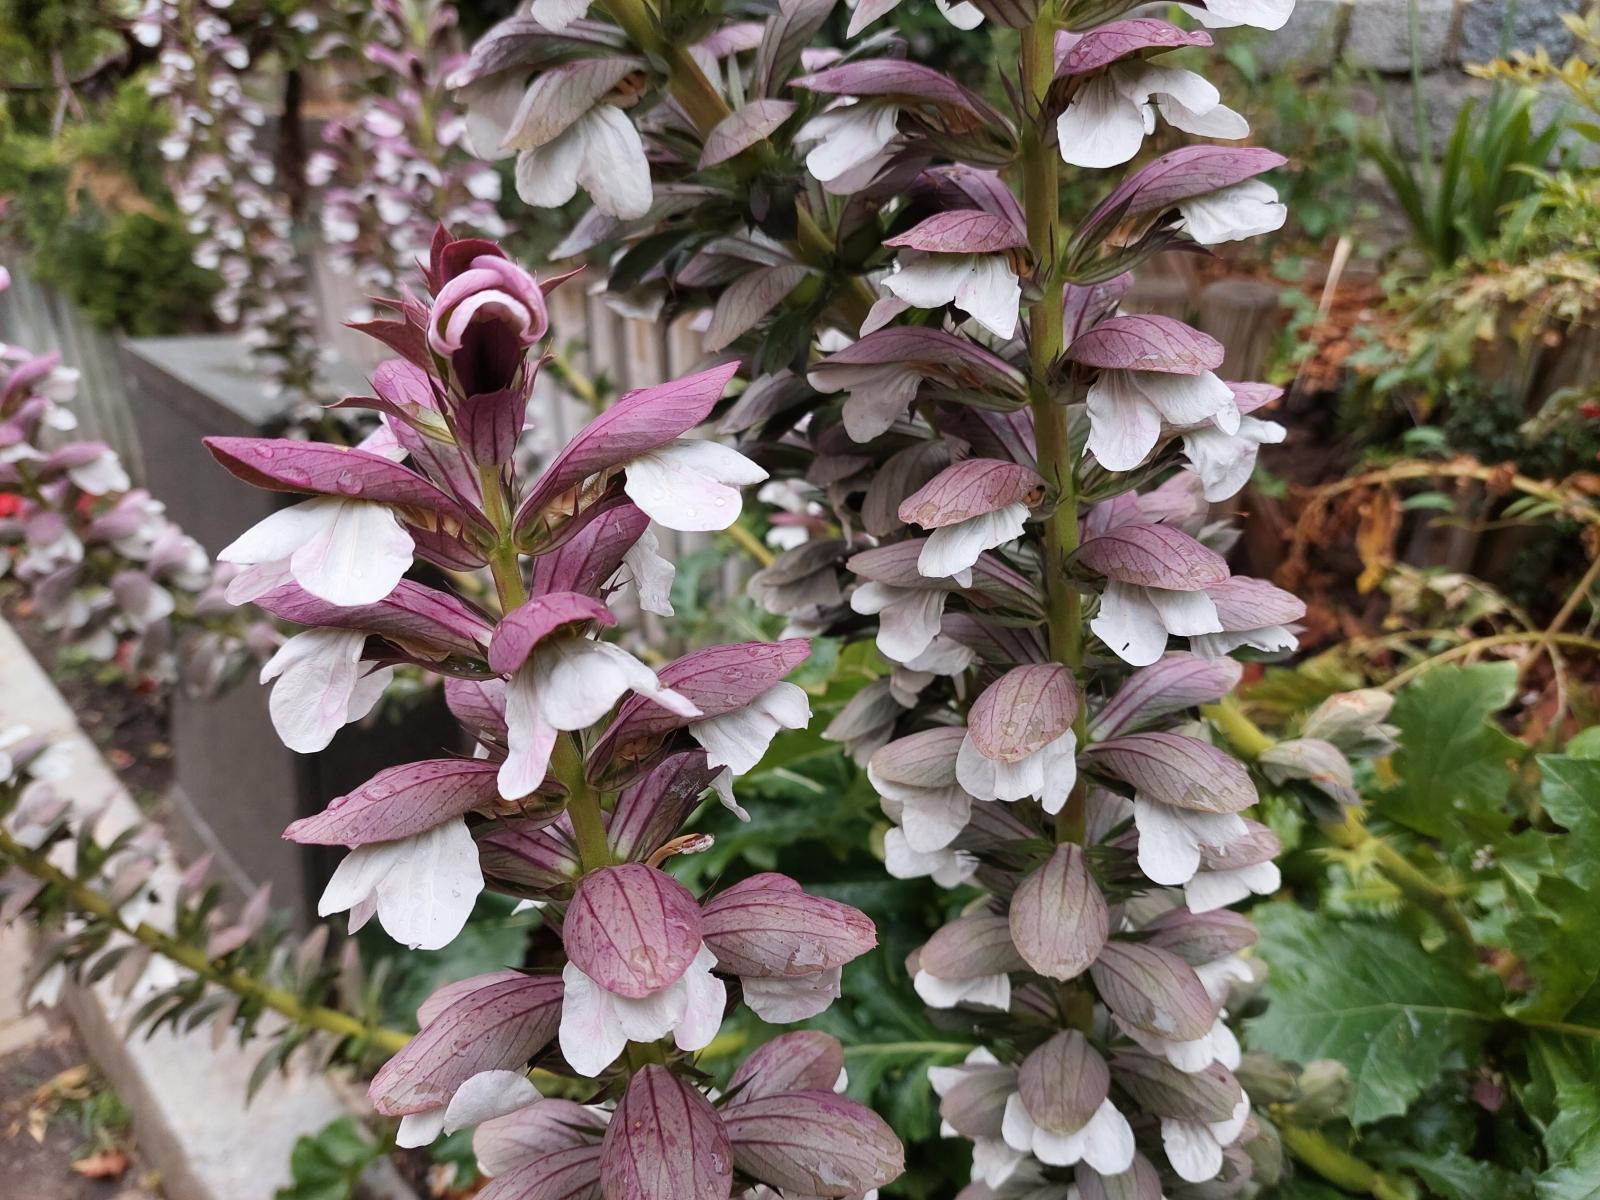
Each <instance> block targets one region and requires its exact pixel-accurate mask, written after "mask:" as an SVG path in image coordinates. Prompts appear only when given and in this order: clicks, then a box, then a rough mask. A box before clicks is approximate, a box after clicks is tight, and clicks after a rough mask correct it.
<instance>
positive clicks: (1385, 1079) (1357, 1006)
mask: <svg viewBox="0 0 1600 1200" xmlns="http://www.w3.org/2000/svg"><path fill="white" fill-rule="evenodd" d="M1251 915H1252V916H1253V917H1255V918H1256V924H1257V926H1258V927H1259V928H1260V930H1261V944H1260V954H1261V957H1262V959H1263V960H1264V961H1265V962H1266V963H1267V964H1268V966H1269V967H1270V968H1271V974H1270V975H1269V977H1268V984H1267V997H1268V1000H1269V1003H1268V1006H1267V1011H1266V1012H1265V1013H1264V1014H1263V1015H1262V1016H1260V1017H1257V1018H1255V1019H1254V1020H1252V1021H1250V1022H1249V1023H1248V1024H1247V1033H1248V1037H1249V1041H1250V1045H1251V1047H1252V1048H1254V1049H1257V1050H1266V1051H1268V1052H1270V1053H1272V1054H1276V1055H1278V1056H1279V1057H1281V1058H1286V1059H1289V1060H1291V1061H1293V1062H1299V1063H1307V1062H1311V1061H1313V1060H1315V1059H1319V1058H1334V1059H1338V1060H1339V1061H1340V1062H1342V1063H1344V1065H1345V1066H1346V1067H1348V1068H1349V1069H1350V1078H1351V1082H1352V1084H1353V1085H1354V1093H1353V1095H1352V1097H1351V1101H1350V1119H1351V1121H1352V1122H1353V1123H1354V1124H1356V1125H1364V1124H1368V1123H1370V1122H1372V1121H1376V1120H1378V1119H1380V1118H1382V1117H1387V1116H1393V1115H1395V1114H1398V1113H1403V1112H1405V1110H1406V1107H1407V1105H1409V1104H1410V1103H1411V1102H1412V1101H1413V1100H1415V1099H1416V1098H1417V1097H1418V1096H1419V1095H1421V1093H1422V1090H1423V1088H1424V1087H1426V1086H1427V1085H1429V1084H1430V1083H1432V1082H1434V1081H1435V1080H1436V1079H1438V1077H1439V1074H1440V1072H1441V1071H1443V1070H1444V1069H1445V1068H1446V1067H1448V1066H1455V1065H1459V1064H1460V1063H1461V1062H1462V1061H1464V1060H1466V1059H1470V1058H1472V1057H1473V1056H1475V1054H1476V1052H1477V1048H1478V1046H1479V1045H1480V1043H1481V1042H1482V1039H1483V1035H1484V1032H1485V1030H1486V1028H1487V1023H1488V1022H1490V1021H1493V1020H1495V1019H1496V1018H1497V1017H1498V1016H1499V1013H1498V1011H1497V1008H1496V1006H1495V1004H1494V1003H1493V1002H1492V1001H1491V1000H1490V999H1489V998H1488V997H1487V996H1486V995H1485V994H1484V991H1483V988H1482V986H1481V985H1480V984H1479V983H1478V982H1477V980H1476V979H1475V978H1473V977H1472V976H1470V975H1468V974H1467V973H1466V971H1467V970H1468V969H1470V968H1469V966H1468V965H1467V964H1464V963H1453V962H1451V961H1449V960H1447V959H1445V958H1443V957H1441V956H1438V955H1431V954H1428V953H1427V952H1425V951H1424V950H1423V949H1422V948H1421V947H1420V946H1418V945H1417V944H1416V943H1415V942H1414V941H1412V940H1411V939H1410V938H1409V937H1406V936H1405V935H1403V934H1401V933H1399V932H1397V931H1395V930H1392V929H1387V928H1381V927H1379V926H1376V925H1368V924H1363V923H1357V922H1353V921H1352V922H1338V921H1335V920H1331V919H1329V918H1327V917H1322V916H1318V915H1316V914H1314V913H1310V912H1306V911H1305V910H1303V909H1300V908H1298V907H1296V906H1294V905H1290V904H1267V905H1261V906H1258V907H1257V908H1256V909H1255V910H1254V912H1253V913H1252V914H1251Z"/></svg>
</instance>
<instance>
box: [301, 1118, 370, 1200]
mask: <svg viewBox="0 0 1600 1200" xmlns="http://www.w3.org/2000/svg"><path fill="white" fill-rule="evenodd" d="M386 1152H387V1147H386V1145H385V1144H384V1143H383V1142H377V1141H374V1140H373V1139H371V1138H369V1137H367V1136H366V1134H364V1133H363V1132H362V1131H361V1129H360V1128H359V1127H358V1126H357V1125H356V1123H355V1120H354V1118H351V1117H340V1118H339V1119H338V1120H336V1121H334V1122H332V1123H331V1124H329V1125H326V1126H324V1127H323V1128H322V1129H320V1130H319V1131H317V1132H316V1133H314V1134H306V1135H305V1136H304V1137H301V1138H299V1139H297V1140H296V1141H295V1144H294V1149H293V1150H292V1151H290V1154H289V1177H290V1180H291V1183H290V1184H289V1186H288V1187H286V1188H279V1189H278V1190H277V1191H276V1192H275V1193H274V1194H273V1200H351V1198H352V1197H353V1196H355V1194H356V1185H357V1181H358V1180H359V1179H360V1178H361V1172H362V1171H364V1170H366V1168H367V1166H368V1165H369V1164H370V1163H372V1162H373V1161H375V1160H376V1159H378V1158H380V1157H382V1156H383V1155H384V1154H385V1153H386Z"/></svg>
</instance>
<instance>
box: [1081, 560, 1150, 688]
mask: <svg viewBox="0 0 1600 1200" xmlns="http://www.w3.org/2000/svg"><path fill="white" fill-rule="evenodd" d="M1089 627H1090V628H1091V629H1093V630H1094V632H1095V636H1096V637H1098V638H1099V639H1100V640H1101V641H1103V642H1104V643H1105V644H1106V646H1107V648H1108V649H1110V651H1111V652H1112V653H1113V654H1115V655H1116V656H1117V657H1118V658H1120V659H1122V661H1123V662H1125V663H1127V664H1129V665H1130V666H1134V667H1148V666H1149V665H1150V664H1151V663H1153V662H1155V661H1156V660H1157V659H1159V658H1160V657H1161V656H1162V655H1163V654H1165V653H1166V649H1167V627H1166V626H1165V625H1163V624H1162V623H1161V616H1160V614H1159V613H1158V612H1157V611H1156V608H1155V606H1154V605H1153V604H1151V603H1150V601H1149V599H1148V598H1147V597H1146V595H1145V589H1144V588H1141V587H1138V586H1136V585H1134V584H1131V583H1121V582H1119V581H1118V580H1115V579H1113V580H1111V581H1109V582H1108V583H1107V584H1106V590H1105V592H1104V593H1103V594H1102V595H1101V597H1100V611H1099V612H1098V613H1096V614H1095V617H1094V619H1093V620H1092V621H1090V622H1089Z"/></svg>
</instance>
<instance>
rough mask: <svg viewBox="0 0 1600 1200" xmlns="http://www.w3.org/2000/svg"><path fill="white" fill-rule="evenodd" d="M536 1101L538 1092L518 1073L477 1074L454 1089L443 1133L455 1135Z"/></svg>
mask: <svg viewBox="0 0 1600 1200" xmlns="http://www.w3.org/2000/svg"><path fill="white" fill-rule="evenodd" d="M539 1099H541V1097H540V1095H539V1089H538V1088H536V1087H534V1086H533V1084H532V1083H530V1082H529V1080H528V1077H527V1075H525V1074H524V1073H523V1072H521V1071H479V1072H478V1073H477V1074H476V1075H472V1076H469V1077H468V1078H467V1080H466V1082H465V1083H463V1084H462V1085H461V1086H460V1087H458V1088H457V1089H456V1094H455V1095H454V1096H452V1097H451V1098H450V1103H449V1105H448V1106H446V1108H445V1112H444V1124H443V1126H442V1127H441V1128H442V1131H443V1132H444V1133H455V1132H456V1131H457V1130H458V1129H467V1128H469V1127H471V1126H473V1125H482V1124H483V1123H484V1122H485V1121H492V1120H494V1119H495V1118H496V1117H503V1116H506V1115H508V1114H510V1113H514V1112H516V1111H517V1110H518V1109H519V1108H526V1107H528V1105H530V1104H533V1103H536V1102H537V1101H538V1100H539Z"/></svg>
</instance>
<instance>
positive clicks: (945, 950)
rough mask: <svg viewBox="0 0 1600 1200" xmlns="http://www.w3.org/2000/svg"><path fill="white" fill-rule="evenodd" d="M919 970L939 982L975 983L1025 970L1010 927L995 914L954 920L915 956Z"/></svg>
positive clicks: (1006, 920) (974, 915) (1002, 918)
mask: <svg viewBox="0 0 1600 1200" xmlns="http://www.w3.org/2000/svg"><path fill="white" fill-rule="evenodd" d="M917 960H918V963H919V965H920V966H921V968H922V970H924V971H927V972H928V973H929V974H930V975H937V976H938V977H939V978H940V979H977V978H978V977H980V976H983V975H1003V974H1006V973H1007V972H1010V971H1021V970H1023V969H1024V968H1025V967H1027V965H1028V964H1027V963H1026V962H1025V961H1024V960H1023V958H1022V955H1020V954H1018V953H1017V947H1016V944H1015V943H1014V942H1012V940H1011V923H1010V921H1009V920H1008V919H1007V918H1006V917H1003V916H1001V915H1000V914H998V913H976V914H973V915H971V916H966V917H957V918H956V919H955V920H954V921H951V922H949V923H948V924H946V925H945V926H944V927H943V928H942V929H940V930H939V932H937V933H935V934H934V935H933V936H932V937H931V938H929V939H928V940H927V942H926V943H925V944H924V945H923V947H922V949H921V950H920V951H918V952H917Z"/></svg>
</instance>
